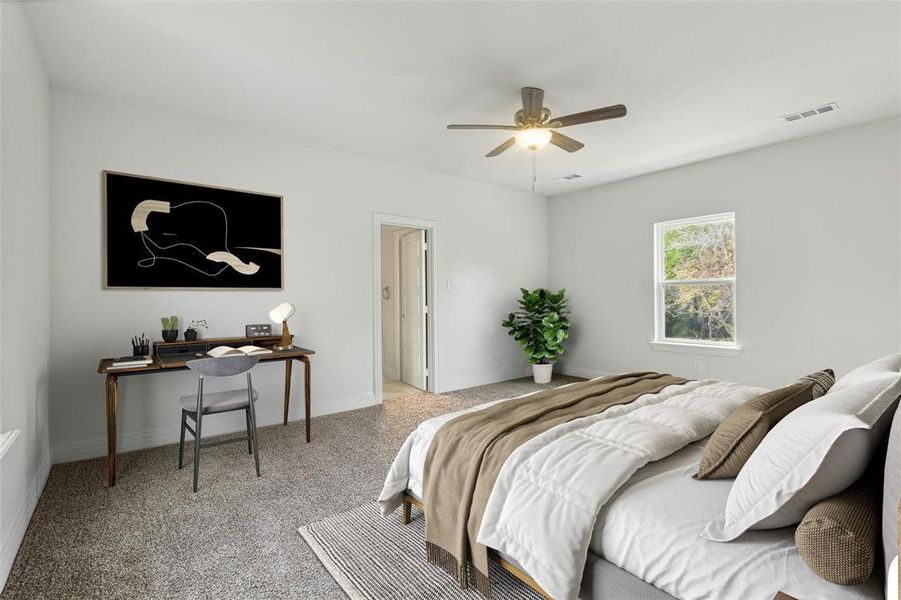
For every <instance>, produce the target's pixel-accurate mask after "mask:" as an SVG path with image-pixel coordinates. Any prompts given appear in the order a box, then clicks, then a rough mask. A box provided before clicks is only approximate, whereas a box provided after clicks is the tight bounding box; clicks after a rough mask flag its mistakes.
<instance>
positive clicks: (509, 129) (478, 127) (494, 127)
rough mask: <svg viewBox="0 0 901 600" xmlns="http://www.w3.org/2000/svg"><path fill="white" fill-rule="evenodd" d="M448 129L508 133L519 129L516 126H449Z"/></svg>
mask: <svg viewBox="0 0 901 600" xmlns="http://www.w3.org/2000/svg"><path fill="white" fill-rule="evenodd" d="M447 128H448V129H505V130H508V131H516V130H517V129H519V128H518V127H517V126H516V125H448V126H447Z"/></svg>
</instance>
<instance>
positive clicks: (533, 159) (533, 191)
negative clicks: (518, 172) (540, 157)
mask: <svg viewBox="0 0 901 600" xmlns="http://www.w3.org/2000/svg"><path fill="white" fill-rule="evenodd" d="M536 154H538V153H537V152H535V151H534V150H532V193H535V182H536V181H537V180H538V174H537V170H536V168H535V162H536V157H535V155H536Z"/></svg>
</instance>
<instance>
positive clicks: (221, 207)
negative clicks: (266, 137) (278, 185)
mask: <svg viewBox="0 0 901 600" xmlns="http://www.w3.org/2000/svg"><path fill="white" fill-rule="evenodd" d="M103 190H104V192H103V204H104V222H103V227H104V239H105V243H104V246H103V248H104V252H103V263H104V282H103V284H104V287H105V288H107V289H114V288H168V289H241V290H273V289H282V288H283V287H284V280H283V274H284V265H283V261H284V256H283V250H282V248H283V238H282V197H281V196H274V195H272V194H260V193H254V192H247V191H242V190H233V189H227V188H221V187H212V186H207V185H200V184H196V183H186V182H181V181H171V180H167V179H158V178H154V177H144V176H140V175H130V174H127V173H116V172H112V171H104V172H103Z"/></svg>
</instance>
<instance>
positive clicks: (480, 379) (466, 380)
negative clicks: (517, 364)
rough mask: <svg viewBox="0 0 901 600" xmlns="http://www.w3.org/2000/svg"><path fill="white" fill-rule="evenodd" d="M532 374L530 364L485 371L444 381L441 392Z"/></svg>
mask: <svg viewBox="0 0 901 600" xmlns="http://www.w3.org/2000/svg"><path fill="white" fill-rule="evenodd" d="M531 374H532V369H531V367H529V366H528V365H527V366H526V367H523V368H521V369H517V370H515V371H509V372H507V373H483V374H481V375H476V376H473V377H461V378H458V379H452V380H450V381H442V382H441V388H440V390H439V392H438V393H439V394H440V393H443V392H453V391H456V390H463V389H466V388H471V387H477V386H480V385H489V384H491V383H499V382H501V381H509V380H511V379H519V378H521V377H528V376H530V375H531Z"/></svg>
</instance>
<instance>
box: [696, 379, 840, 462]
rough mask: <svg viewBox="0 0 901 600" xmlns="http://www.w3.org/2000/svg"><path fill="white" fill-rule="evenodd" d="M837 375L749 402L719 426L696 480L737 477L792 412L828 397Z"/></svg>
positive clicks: (706, 449) (802, 381)
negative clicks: (821, 397) (767, 436)
mask: <svg viewBox="0 0 901 600" xmlns="http://www.w3.org/2000/svg"><path fill="white" fill-rule="evenodd" d="M833 383H835V373H833V372H832V369H825V370H823V371H818V372H816V373H812V374H810V375H807V376H805V377H802V378H801V379H799V380H798V381H797V382H796V383H793V384H791V385H789V386H786V387H783V388H779V389H777V390H773V391H771V392H767V393H765V394H762V395H760V396H757V397H756V398H753V399H751V400H748V401H747V402H745V403H744V404H742V405H741V406H739V407H738V408H736V409H735V410H734V411H732V414H730V415H729V416H728V417H726V419H725V420H724V421H723V422H722V423H720V424H719V427H717V428H716V431H714V432H713V435H711V436H710V439H709V440H707V445H706V446H704V454H703V455H701V460H700V463H699V464H698V472H697V473H696V474H695V475H694V478H695V479H725V478H727V477H735V476H737V475H738V472H739V471H740V470H741V468H742V467H743V466H744V464H745V463H746V462H748V458H750V456H751V453H752V452H754V450H755V449H756V448H757V446H758V445H760V442H761V441H763V438H764V437H765V436H766V434H767V432H769V430H770V429H772V428H773V427H774V426H775V425H776V423H778V422H779V421H780V420H782V418H783V417H785V416H786V415H787V414H788V413H790V412H791V411H793V410H795V409H796V408H798V407H799V406H801V405H802V404H805V403H807V402H810V401H811V400H813V399H814V398H819V397H820V396H822V395H823V394H825V393H826V392H827V391H828V390H829V388H830V387H832V384H833Z"/></svg>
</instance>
